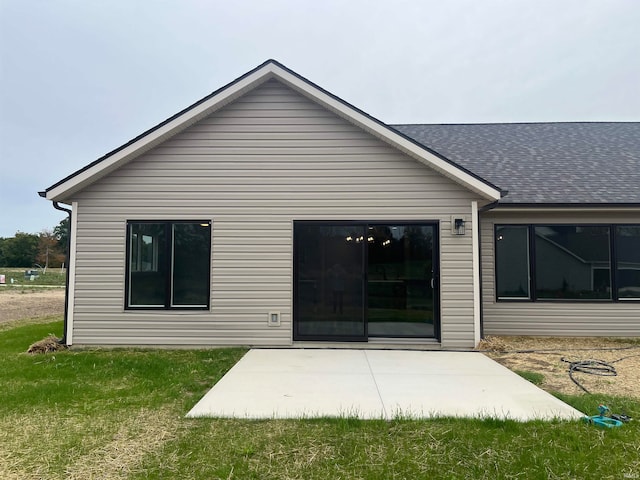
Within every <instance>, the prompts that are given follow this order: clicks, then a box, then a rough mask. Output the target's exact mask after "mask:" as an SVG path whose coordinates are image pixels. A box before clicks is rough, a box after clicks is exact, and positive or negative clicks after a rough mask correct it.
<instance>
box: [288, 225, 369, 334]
mask: <svg viewBox="0 0 640 480" xmlns="http://www.w3.org/2000/svg"><path fill="white" fill-rule="evenodd" d="M364 230H365V229H364V226H362V225H349V224H343V225H318V224H315V223H312V224H306V223H304V224H296V227H295V251H294V258H295V276H296V288H295V303H294V309H295V312H296V330H295V332H296V337H297V338H298V339H316V340H323V339H324V340H330V339H335V340H352V341H357V340H365V339H366V325H365V320H364V296H363V290H364V274H365V272H364V251H363V250H362V239H363V238H364Z"/></svg>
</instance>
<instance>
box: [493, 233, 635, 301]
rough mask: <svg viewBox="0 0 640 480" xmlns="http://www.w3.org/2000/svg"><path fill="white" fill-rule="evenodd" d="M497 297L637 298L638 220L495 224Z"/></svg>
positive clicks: (549, 298) (510, 298)
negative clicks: (588, 222)
mask: <svg viewBox="0 0 640 480" xmlns="http://www.w3.org/2000/svg"><path fill="white" fill-rule="evenodd" d="M495 253H496V297H497V299H498V300H600V301H606V300H616V301H617V300H630V299H635V300H640V225H496V227H495Z"/></svg>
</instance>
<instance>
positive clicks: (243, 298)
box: [74, 81, 477, 347]
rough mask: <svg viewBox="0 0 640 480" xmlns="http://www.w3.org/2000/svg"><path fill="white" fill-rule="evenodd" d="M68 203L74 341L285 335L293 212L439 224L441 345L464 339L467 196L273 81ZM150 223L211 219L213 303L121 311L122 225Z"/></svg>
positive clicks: (285, 340) (468, 342)
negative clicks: (460, 228)
mask: <svg viewBox="0 0 640 480" xmlns="http://www.w3.org/2000/svg"><path fill="white" fill-rule="evenodd" d="M75 200H77V201H78V202H79V206H78V250H77V272H76V295H75V298H76V301H75V312H74V314H75V316H74V343H77V344H182V345H231V344H243V345H246V344H252V345H289V344H290V343H291V332H292V325H291V322H292V283H293V279H292V261H293V259H292V257H293V250H292V226H293V221H294V220H303V219H304V220H310V219H316V220H394V219H395V220H435V221H439V222H440V228H441V239H440V240H441V249H442V253H441V264H442V285H443V291H442V337H443V342H442V343H443V345H444V346H451V347H469V346H472V343H473V330H472V328H473V302H472V300H471V298H472V296H471V295H472V291H473V290H472V289H473V283H472V280H473V279H472V267H471V258H472V256H471V238H470V235H466V236H464V237H455V236H452V235H451V233H450V232H451V226H450V219H451V215H452V214H457V215H464V216H465V217H466V219H467V220H471V206H470V203H471V201H472V200H477V198H476V197H475V196H474V195H473V194H471V193H469V192H467V191H466V190H464V189H463V188H462V187H460V186H458V185H456V184H454V183H453V182H452V181H450V180H448V179H446V178H444V177H442V176H440V175H438V174H436V173H434V172H433V171H431V170H430V169H428V168H427V167H425V166H424V165H422V164H420V163H418V162H417V161H416V160H414V159H411V158H409V157H407V156H405V155H403V154H401V153H399V152H398V151H397V150H395V149H393V148H391V147H390V146H388V145H386V144H385V143H383V142H382V141H380V140H379V139H377V138H375V137H373V136H372V135H370V134H368V133H366V132H364V131H362V130H360V129H359V128H357V127H355V126H354V125H352V124H350V123H348V122H347V121H345V120H343V119H342V118H340V117H338V116H336V115H334V114H333V113H331V112H329V111H327V110H325V109H323V108H322V107H320V106H318V105H316V104H314V103H312V102H311V101H309V100H307V99H306V98H304V97H302V96H301V95H298V94H297V93H294V92H293V91H291V90H289V89H287V88H286V87H284V86H282V85H280V84H278V83H276V82H274V81H271V82H268V83H266V84H264V85H263V86H261V87H259V88H258V89H256V90H254V91H253V92H250V93H249V94H247V95H246V96H245V97H242V98H241V99H239V100H238V101H236V102H234V103H232V104H230V105H227V106H226V107H225V108H224V109H222V110H221V111H219V112H216V113H214V114H213V115H211V116H209V117H207V118H205V119H203V120H201V121H200V122H198V123H197V124H195V125H192V126H191V127H189V128H188V129H186V130H185V131H183V132H182V133H180V134H178V135H176V136H175V137H174V138H172V139H170V140H168V141H167V142H165V143H164V144H161V145H160V146H158V147H156V148H154V149H152V150H150V151H149V152H147V153H145V154H144V155H143V156H141V157H139V158H138V159H136V160H134V161H132V162H131V163H129V164H128V165H126V166H124V167H122V168H120V169H119V170H116V171H115V172H112V173H111V174H110V175H109V176H107V177H105V178H104V179H102V180H100V181H99V182H97V183H96V184H94V185H92V186H91V187H89V188H87V189H86V190H84V191H83V192H81V193H80V194H78V195H77V198H75ZM153 219H159V220H172V219H175V220H178V219H180V220H185V219H211V220H213V236H212V237H213V238H212V245H213V247H212V270H211V271H212V277H211V280H212V290H211V305H212V306H211V310H210V311H207V312H184V311H181V312H173V311H172V312H166V311H161V312H142V311H124V308H123V305H124V276H125V227H126V221H127V220H153ZM469 231H470V228H469ZM270 311H280V312H281V326H280V327H269V326H267V313H268V312H270Z"/></svg>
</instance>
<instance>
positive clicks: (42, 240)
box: [35, 230, 65, 268]
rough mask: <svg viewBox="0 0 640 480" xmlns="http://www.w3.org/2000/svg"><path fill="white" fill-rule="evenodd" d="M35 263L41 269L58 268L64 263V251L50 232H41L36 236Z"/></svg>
mask: <svg viewBox="0 0 640 480" xmlns="http://www.w3.org/2000/svg"><path fill="white" fill-rule="evenodd" d="M35 261H36V262H37V263H38V264H39V265H41V266H43V267H45V268H46V267H60V266H61V265H62V263H63V262H65V254H64V250H61V249H60V244H59V242H58V239H57V238H56V235H55V234H54V233H53V232H52V231H51V230H43V231H42V232H40V235H39V236H38V254H37V255H36V258H35Z"/></svg>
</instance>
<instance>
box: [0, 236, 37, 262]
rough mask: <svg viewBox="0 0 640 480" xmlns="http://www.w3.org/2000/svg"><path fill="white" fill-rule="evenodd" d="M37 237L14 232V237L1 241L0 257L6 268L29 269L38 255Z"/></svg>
mask: <svg viewBox="0 0 640 480" xmlns="http://www.w3.org/2000/svg"><path fill="white" fill-rule="evenodd" d="M38 241H39V240H38V235H34V234H32V233H24V232H16V235H15V237H13V238H5V239H4V240H3V241H2V244H1V247H2V253H1V254H0V257H1V258H2V262H3V264H4V266H6V267H31V266H33V264H34V263H35V259H36V255H37V254H38Z"/></svg>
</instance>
